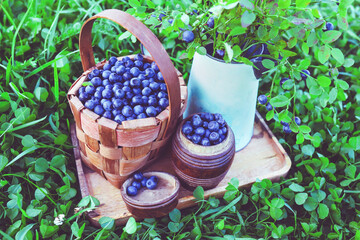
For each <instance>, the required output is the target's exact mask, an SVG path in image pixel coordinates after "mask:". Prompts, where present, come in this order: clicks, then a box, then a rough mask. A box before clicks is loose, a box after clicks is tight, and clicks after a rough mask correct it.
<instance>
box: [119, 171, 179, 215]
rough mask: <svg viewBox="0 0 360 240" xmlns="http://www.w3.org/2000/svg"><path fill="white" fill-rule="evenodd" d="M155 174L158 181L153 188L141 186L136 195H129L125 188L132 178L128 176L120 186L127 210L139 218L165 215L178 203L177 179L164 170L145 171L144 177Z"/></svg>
mask: <svg viewBox="0 0 360 240" xmlns="http://www.w3.org/2000/svg"><path fill="white" fill-rule="evenodd" d="M151 176H156V177H157V178H158V179H159V181H158V185H157V187H156V188H155V189H153V190H150V189H147V188H145V187H142V188H141V189H140V190H139V191H138V194H137V195H136V196H129V195H128V194H127V193H126V188H127V187H128V186H130V185H131V183H132V182H133V181H134V178H133V177H131V178H128V179H127V180H126V181H125V182H124V183H123V185H122V186H121V189H120V192H121V196H122V198H123V200H124V202H125V204H126V207H127V209H128V210H129V212H131V213H132V214H134V215H135V216H136V217H139V218H154V217H155V218H156V217H162V216H165V215H167V214H168V213H169V212H171V211H172V210H173V209H174V208H175V207H176V206H177V204H178V195H179V189H180V182H179V180H178V179H177V178H176V177H175V176H173V175H171V174H169V173H165V172H146V173H144V177H147V178H149V177H151Z"/></svg>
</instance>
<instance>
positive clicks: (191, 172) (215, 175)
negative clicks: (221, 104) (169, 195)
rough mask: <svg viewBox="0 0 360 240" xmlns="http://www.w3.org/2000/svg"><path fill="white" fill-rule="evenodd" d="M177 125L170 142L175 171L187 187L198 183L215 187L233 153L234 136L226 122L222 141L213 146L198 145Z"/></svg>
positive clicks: (225, 171) (208, 187) (222, 176)
mask: <svg viewBox="0 0 360 240" xmlns="http://www.w3.org/2000/svg"><path fill="white" fill-rule="evenodd" d="M192 116H193V115H191V116H189V117H187V118H186V119H185V120H183V122H182V123H181V124H180V126H179V127H178V129H177V131H176V133H175V136H174V138H173V142H172V156H173V157H172V163H173V166H174V169H175V172H176V174H177V175H178V177H179V178H180V180H181V181H182V182H183V183H184V186H185V187H187V188H189V189H191V190H192V189H194V188H195V187H197V186H202V187H203V188H204V189H210V188H214V187H216V186H217V185H218V184H219V183H220V181H221V180H222V179H223V178H224V177H225V175H226V173H227V172H228V170H229V168H230V166H231V164H232V161H233V159H234V155H235V137H234V133H233V131H232V130H231V128H230V127H229V126H228V125H226V127H227V130H228V133H227V136H226V138H225V139H224V141H222V142H221V143H219V144H217V145H213V146H202V145H198V144H195V143H193V142H191V141H190V140H189V139H187V138H186V137H185V136H184V134H183V133H182V131H181V129H182V126H183V124H184V123H185V122H186V121H187V120H188V119H190V118H191V117H192Z"/></svg>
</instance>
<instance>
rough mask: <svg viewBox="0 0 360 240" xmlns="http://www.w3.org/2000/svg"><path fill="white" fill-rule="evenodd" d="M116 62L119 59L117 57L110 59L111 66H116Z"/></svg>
mask: <svg viewBox="0 0 360 240" xmlns="http://www.w3.org/2000/svg"><path fill="white" fill-rule="evenodd" d="M116 61H117V58H116V57H111V58H110V59H109V63H110V64H111V65H114V64H115V63H116Z"/></svg>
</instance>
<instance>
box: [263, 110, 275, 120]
mask: <svg viewBox="0 0 360 240" xmlns="http://www.w3.org/2000/svg"><path fill="white" fill-rule="evenodd" d="M274 115H275V111H274V110H271V111H268V112H267V113H266V116H265V118H266V121H270V120H271V119H273V118H274Z"/></svg>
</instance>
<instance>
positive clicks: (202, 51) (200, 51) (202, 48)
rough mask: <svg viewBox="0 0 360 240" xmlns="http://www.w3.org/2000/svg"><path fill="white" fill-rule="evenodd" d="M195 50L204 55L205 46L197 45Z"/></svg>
mask: <svg viewBox="0 0 360 240" xmlns="http://www.w3.org/2000/svg"><path fill="white" fill-rule="evenodd" d="M196 52H197V53H199V54H200V55H206V53H207V52H206V48H204V47H198V48H197V49H196Z"/></svg>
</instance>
